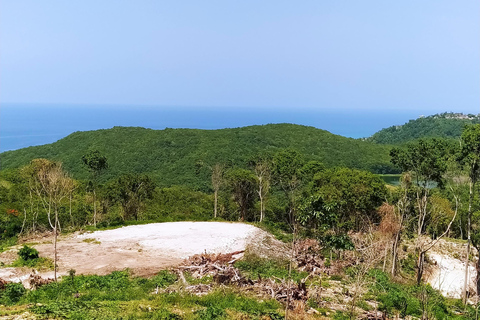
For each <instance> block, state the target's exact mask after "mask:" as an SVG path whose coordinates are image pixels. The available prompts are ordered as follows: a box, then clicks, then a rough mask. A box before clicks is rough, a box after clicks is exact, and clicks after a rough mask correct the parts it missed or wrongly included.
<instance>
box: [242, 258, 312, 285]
mask: <svg viewBox="0 0 480 320" xmlns="http://www.w3.org/2000/svg"><path fill="white" fill-rule="evenodd" d="M235 267H237V268H238V269H240V270H241V271H244V272H245V273H246V274H247V275H248V276H249V277H250V278H252V279H258V278H259V277H261V278H271V277H277V278H281V279H287V278H288V269H289V261H287V260H272V259H264V258H260V257H258V256H256V255H253V254H250V255H245V256H244V258H243V259H242V260H240V261H237V262H236V263H235ZM307 276H308V273H307V272H298V271H297V270H295V269H292V273H291V278H292V279H293V280H294V281H300V280H301V279H303V278H305V277H307Z"/></svg>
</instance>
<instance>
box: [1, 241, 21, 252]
mask: <svg viewBox="0 0 480 320" xmlns="http://www.w3.org/2000/svg"><path fill="white" fill-rule="evenodd" d="M17 242H18V238H17V237H11V238H7V239H3V240H2V239H0V252H3V251H5V250H8V249H10V247H13V246H14V245H16V244H17Z"/></svg>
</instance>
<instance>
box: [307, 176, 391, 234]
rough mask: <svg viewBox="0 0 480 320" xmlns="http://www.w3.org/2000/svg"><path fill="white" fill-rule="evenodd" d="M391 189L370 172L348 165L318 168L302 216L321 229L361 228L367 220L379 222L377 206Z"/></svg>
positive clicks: (336, 230)
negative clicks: (319, 169) (318, 170)
mask: <svg viewBox="0 0 480 320" xmlns="http://www.w3.org/2000/svg"><path fill="white" fill-rule="evenodd" d="M386 194H387V190H386V188H385V183H384V182H383V180H382V179H381V178H379V177H378V176H375V175H373V174H372V173H370V172H366V171H360V170H355V169H348V168H334V169H326V170H324V171H321V172H318V173H317V174H316V175H315V176H314V179H313V181H312V183H311V184H310V186H309V188H308V190H307V191H306V194H305V195H304V197H303V203H302V206H301V210H300V215H299V220H300V221H301V222H302V224H303V225H306V226H310V227H313V228H316V229H319V231H326V230H330V229H333V230H334V231H335V232H340V231H341V232H345V231H349V230H350V229H354V230H360V229H361V227H362V226H363V225H365V223H364V222H365V221H367V222H378V221H379V217H378V215H377V212H376V209H377V207H378V206H379V205H381V204H382V202H383V200H384V199H385V196H386Z"/></svg>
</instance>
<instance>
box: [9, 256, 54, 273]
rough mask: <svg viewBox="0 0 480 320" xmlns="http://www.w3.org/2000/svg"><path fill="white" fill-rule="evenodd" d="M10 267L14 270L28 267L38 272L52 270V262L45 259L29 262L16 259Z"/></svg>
mask: <svg viewBox="0 0 480 320" xmlns="http://www.w3.org/2000/svg"><path fill="white" fill-rule="evenodd" d="M10 266H11V267H16V268H19V267H20V268H21V267H29V268H35V269H38V270H53V268H54V265H53V260H52V259H50V258H45V257H40V258H36V259H30V260H23V259H22V258H18V259H17V260H15V261H14V262H13V263H12V264H11V265H10Z"/></svg>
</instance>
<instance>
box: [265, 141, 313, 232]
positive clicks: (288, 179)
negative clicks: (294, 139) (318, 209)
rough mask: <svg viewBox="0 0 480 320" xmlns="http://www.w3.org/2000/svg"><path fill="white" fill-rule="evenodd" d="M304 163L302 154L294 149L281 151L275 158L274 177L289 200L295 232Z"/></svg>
mask: <svg viewBox="0 0 480 320" xmlns="http://www.w3.org/2000/svg"><path fill="white" fill-rule="evenodd" d="M304 163H305V161H304V159H303V156H302V154H300V153H299V152H298V151H296V150H292V149H285V150H281V151H279V152H277V153H276V154H275V155H274V157H273V170H272V171H273V172H272V173H273V177H274V179H275V182H276V184H277V185H278V186H280V188H281V189H282V190H283V192H284V193H285V196H286V197H287V199H288V218H289V223H290V225H291V226H292V228H293V230H295V228H296V225H295V224H296V221H295V212H296V210H297V196H298V191H299V190H300V186H301V182H302V181H301V172H300V169H301V168H302V167H303V165H304Z"/></svg>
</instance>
